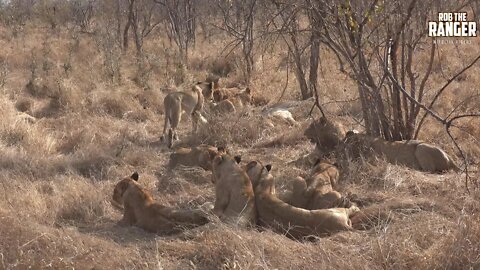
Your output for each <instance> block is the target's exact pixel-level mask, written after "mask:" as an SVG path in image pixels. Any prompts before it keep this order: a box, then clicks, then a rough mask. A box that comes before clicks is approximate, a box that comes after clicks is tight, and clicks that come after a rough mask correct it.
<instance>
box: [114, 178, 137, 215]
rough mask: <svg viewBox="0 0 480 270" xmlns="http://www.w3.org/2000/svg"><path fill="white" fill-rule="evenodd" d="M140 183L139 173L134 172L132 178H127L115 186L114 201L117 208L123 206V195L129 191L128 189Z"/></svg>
mask: <svg viewBox="0 0 480 270" xmlns="http://www.w3.org/2000/svg"><path fill="white" fill-rule="evenodd" d="M137 181H138V173H137V172H134V173H133V174H132V175H131V176H130V177H126V178H124V179H123V180H121V181H120V182H118V183H117V184H116V185H115V188H114V189H113V196H112V200H113V202H114V205H115V206H116V207H120V206H123V194H124V193H125V191H127V189H128V187H129V186H130V185H131V184H132V183H133V182H137Z"/></svg>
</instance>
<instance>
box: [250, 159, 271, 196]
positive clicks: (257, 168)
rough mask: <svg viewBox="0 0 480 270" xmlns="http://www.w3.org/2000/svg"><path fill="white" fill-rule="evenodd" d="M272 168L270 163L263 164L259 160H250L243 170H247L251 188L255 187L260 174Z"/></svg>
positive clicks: (260, 176)
mask: <svg viewBox="0 0 480 270" xmlns="http://www.w3.org/2000/svg"><path fill="white" fill-rule="evenodd" d="M271 169H272V165H271V164H267V165H265V166H264V165H263V164H262V163H261V162H260V161H256V160H254V161H250V162H249V163H247V165H245V171H246V172H247V175H248V177H249V178H250V181H252V186H253V189H254V190H255V188H256V187H257V185H258V183H259V182H260V179H261V178H262V176H263V175H264V174H265V173H266V172H269V171H270V170H271Z"/></svg>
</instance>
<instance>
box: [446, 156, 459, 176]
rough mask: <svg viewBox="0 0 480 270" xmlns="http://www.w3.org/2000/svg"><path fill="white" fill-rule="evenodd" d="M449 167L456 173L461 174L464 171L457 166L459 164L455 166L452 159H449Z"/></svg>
mask: <svg viewBox="0 0 480 270" xmlns="http://www.w3.org/2000/svg"><path fill="white" fill-rule="evenodd" d="M448 167H449V168H451V169H453V170H454V171H455V172H457V173H458V172H461V171H462V170H461V169H460V168H459V167H458V166H457V164H455V162H453V160H452V158H451V157H449V158H448Z"/></svg>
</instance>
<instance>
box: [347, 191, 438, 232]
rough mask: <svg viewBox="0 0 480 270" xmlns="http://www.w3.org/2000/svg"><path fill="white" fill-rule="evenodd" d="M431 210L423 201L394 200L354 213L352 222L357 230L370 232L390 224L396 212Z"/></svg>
mask: <svg viewBox="0 0 480 270" xmlns="http://www.w3.org/2000/svg"><path fill="white" fill-rule="evenodd" d="M425 208H427V209H428V208H429V207H428V206H426V203H423V202H421V201H418V202H417V201H412V200H400V199H394V200H391V201H388V202H384V203H379V204H374V205H371V206H369V207H367V208H364V209H362V210H360V211H359V212H356V213H354V214H353V215H352V216H351V217H350V220H351V222H352V227H353V228H354V229H357V230H368V229H370V228H372V227H375V226H377V225H380V224H385V223H389V222H391V221H392V220H393V219H394V211H407V212H414V211H419V210H421V209H425Z"/></svg>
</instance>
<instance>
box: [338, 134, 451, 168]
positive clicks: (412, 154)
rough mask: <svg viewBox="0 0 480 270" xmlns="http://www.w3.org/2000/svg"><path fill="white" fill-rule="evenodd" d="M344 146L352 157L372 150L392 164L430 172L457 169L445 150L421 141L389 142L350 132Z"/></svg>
mask: <svg viewBox="0 0 480 270" xmlns="http://www.w3.org/2000/svg"><path fill="white" fill-rule="evenodd" d="M359 146H361V147H359ZM345 147H346V148H347V152H348V153H351V155H352V156H353V157H357V156H358V155H360V154H364V155H365V154H367V153H368V151H369V150H372V151H373V153H375V154H376V155H378V156H380V157H384V158H385V159H386V160H387V161H388V162H390V163H392V164H399V165H404V166H407V167H409V168H412V169H415V170H420V171H425V172H430V173H441V172H445V171H449V170H451V169H453V170H455V171H459V168H458V167H457V165H456V164H455V163H454V162H453V160H452V158H451V157H450V156H449V155H448V154H447V153H446V152H445V151H443V150H442V149H441V148H440V147H438V146H435V145H432V144H428V143H425V142H423V141H418V140H408V141H395V142H389V141H386V140H384V139H381V138H374V137H371V136H368V135H364V134H351V135H350V136H348V137H347V139H346V143H345ZM366 151H367V152H366Z"/></svg>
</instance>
